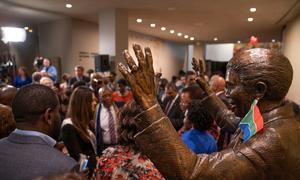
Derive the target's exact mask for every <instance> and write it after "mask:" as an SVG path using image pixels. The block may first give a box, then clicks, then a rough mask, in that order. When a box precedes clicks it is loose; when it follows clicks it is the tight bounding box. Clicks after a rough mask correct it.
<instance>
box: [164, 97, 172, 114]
mask: <svg viewBox="0 0 300 180" xmlns="http://www.w3.org/2000/svg"><path fill="white" fill-rule="evenodd" d="M171 104H172V100H170V101H169V102H168V104H167V107H166V108H165V110H164V113H165V115H168V114H169V111H170V109H171Z"/></svg>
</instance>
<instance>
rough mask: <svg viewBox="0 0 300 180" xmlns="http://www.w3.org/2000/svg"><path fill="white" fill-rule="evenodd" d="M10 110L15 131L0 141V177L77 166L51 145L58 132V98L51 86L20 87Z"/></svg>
mask: <svg viewBox="0 0 300 180" xmlns="http://www.w3.org/2000/svg"><path fill="white" fill-rule="evenodd" d="M12 110H13V114H14V118H15V121H16V127H17V128H16V130H15V131H13V132H12V133H11V134H10V135H9V136H8V137H6V138H3V139H1V140H0V162H1V164H2V167H1V168H0V177H1V180H6V179H7V180H8V179H33V178H36V177H38V176H49V175H56V174H61V173H65V172H69V171H72V170H75V169H78V165H77V163H76V162H75V160H74V159H72V158H70V157H68V156H65V155H64V154H63V153H62V152H60V151H58V150H57V149H56V148H54V146H55V145H56V141H55V139H56V138H57V137H58V135H59V131H60V118H59V101H58V97H57V95H56V94H55V92H54V91H53V90H51V89H50V88H48V87H46V86H43V85H38V84H32V85H28V86H24V87H23V88H21V89H20V90H19V91H18V92H17V94H16V96H15V98H14V100H13V102H12Z"/></svg>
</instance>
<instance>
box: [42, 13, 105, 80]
mask: <svg viewBox="0 0 300 180" xmlns="http://www.w3.org/2000/svg"><path fill="white" fill-rule="evenodd" d="M98 36H99V35H98V25H97V24H95V23H90V22H86V21H82V20H77V19H63V20H59V21H54V22H50V23H45V24H40V25H39V42H40V43H39V46H40V52H41V55H42V56H44V57H49V58H53V59H54V58H60V59H61V68H59V67H57V68H58V69H61V72H63V73H64V72H66V73H70V74H72V75H73V71H74V66H76V65H82V66H83V67H84V68H85V69H86V70H87V69H90V68H92V69H94V57H93V56H92V54H91V53H98V49H99V43H98V39H99V38H98ZM80 52H83V53H87V54H86V55H87V56H86V57H83V56H82V53H81V56H80Z"/></svg>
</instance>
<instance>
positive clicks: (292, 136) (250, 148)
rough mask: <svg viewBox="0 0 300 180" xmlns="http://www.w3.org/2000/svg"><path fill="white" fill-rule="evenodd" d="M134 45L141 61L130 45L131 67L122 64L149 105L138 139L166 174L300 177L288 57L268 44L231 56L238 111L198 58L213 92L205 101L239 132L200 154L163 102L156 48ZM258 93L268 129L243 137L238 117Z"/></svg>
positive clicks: (229, 80) (230, 79) (230, 92)
mask: <svg viewBox="0 0 300 180" xmlns="http://www.w3.org/2000/svg"><path fill="white" fill-rule="evenodd" d="M133 49H134V52H135V55H136V57H137V59H138V63H139V65H136V64H135V62H134V61H133V59H132V57H131V56H130V54H129V53H128V51H127V50H125V51H124V57H125V60H126V62H127V64H128V66H129V69H127V67H126V66H124V65H122V64H119V70H120V71H121V73H122V74H123V75H124V77H125V78H126V79H127V80H128V81H129V83H130V85H131V87H132V91H133V94H134V97H135V100H136V102H137V103H139V104H140V105H141V106H142V107H143V108H144V110H145V111H144V112H143V113H141V114H140V115H138V116H137V117H136V123H137V124H138V127H139V133H138V134H136V136H135V140H136V142H137V143H138V144H139V145H140V147H141V148H142V151H143V153H145V154H146V155H147V156H148V157H149V158H150V159H151V160H152V162H154V164H155V166H156V167H157V168H158V169H159V171H160V172H161V173H162V174H163V176H164V177H165V178H166V179H202V178H203V179H205V178H206V179H243V180H245V179H299V177H300V133H299V129H298V126H299V123H298V122H297V121H296V120H295V115H294V112H293V109H292V106H291V104H287V103H285V102H284V101H283V99H284V97H285V95H286V93H287V92H288V89H289V87H290V85H291V82H292V76H293V70H292V67H291V64H290V62H289V61H288V59H287V58H285V57H284V56H283V55H279V54H276V53H274V52H271V51H270V50H267V49H251V50H247V51H243V52H241V53H239V54H237V55H235V56H234V57H233V58H232V59H231V60H230V62H229V64H228V67H227V73H226V89H227V90H226V94H227V96H229V97H230V98H231V99H232V100H233V102H234V104H235V106H236V107H235V111H234V113H232V112H231V111H229V110H227V108H226V106H225V105H224V103H223V102H222V101H221V100H220V99H218V98H217V96H216V95H215V94H214V93H213V92H212V91H211V90H210V89H209V86H208V84H207V82H206V81H205V80H204V74H203V64H202V63H201V61H197V60H195V59H194V61H193V67H194V70H195V71H196V73H197V75H198V79H197V82H198V84H199V85H200V86H201V87H202V89H203V90H204V91H205V92H206V94H207V97H206V98H204V99H203V103H205V105H206V106H207V108H208V110H209V111H210V113H211V114H212V115H213V116H214V117H215V118H216V120H217V122H218V125H219V126H220V127H222V128H225V129H226V130H227V131H230V132H235V135H234V139H233V140H232V141H231V143H230V145H229V148H227V149H225V150H223V151H220V152H217V153H213V154H210V155H207V154H200V155H196V154H194V153H192V152H191V151H190V150H189V149H188V148H187V147H186V146H185V145H184V144H183V142H182V141H181V140H180V138H179V137H178V135H177V132H176V131H175V129H174V128H173V127H172V124H171V123H170V121H169V119H168V118H167V117H166V116H165V115H164V113H163V112H162V110H161V108H160V106H159V105H158V104H157V100H156V92H155V85H154V70H153V65H152V64H153V60H152V55H151V51H150V49H149V48H145V55H144V53H143V50H142V49H141V47H140V46H139V45H134V46H133ZM255 98H259V99H260V100H259V102H258V107H259V108H260V111H261V112H262V114H263V119H264V129H263V130H262V131H261V132H259V133H258V134H256V135H255V136H253V137H252V138H251V139H250V140H249V141H247V142H242V140H241V138H240V137H241V132H240V130H239V129H238V124H239V122H240V119H241V118H238V117H243V116H244V115H245V114H246V113H247V111H248V110H249V107H250V104H251V102H252V101H253V100H254V99H255Z"/></svg>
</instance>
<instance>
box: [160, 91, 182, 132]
mask: <svg viewBox="0 0 300 180" xmlns="http://www.w3.org/2000/svg"><path fill="white" fill-rule="evenodd" d="M172 101H173V99H170V98H165V100H164V102H163V110H164V112H166V108H167V105H168V103H171V102H172ZM166 115H167V116H168V118H169V119H170V121H171V123H172V125H173V126H174V128H175V129H176V131H178V130H179V129H180V128H181V127H182V126H183V118H184V113H183V112H182V111H181V109H180V97H179V96H178V97H177V99H176V100H175V102H174V104H173V105H172V107H171V109H170V110H169V112H168V114H166Z"/></svg>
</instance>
